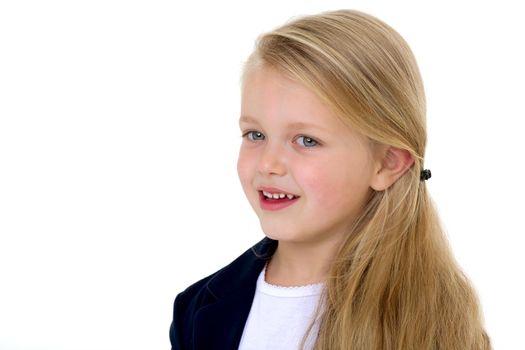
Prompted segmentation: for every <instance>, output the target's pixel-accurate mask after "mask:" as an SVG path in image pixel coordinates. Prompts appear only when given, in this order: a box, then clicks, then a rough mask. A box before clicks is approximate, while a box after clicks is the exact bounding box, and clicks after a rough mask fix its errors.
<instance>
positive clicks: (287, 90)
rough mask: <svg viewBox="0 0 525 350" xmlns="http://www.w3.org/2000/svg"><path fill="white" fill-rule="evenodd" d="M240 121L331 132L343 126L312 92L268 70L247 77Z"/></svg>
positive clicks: (258, 71) (258, 69) (248, 74)
mask: <svg viewBox="0 0 525 350" xmlns="http://www.w3.org/2000/svg"><path fill="white" fill-rule="evenodd" d="M239 122H240V123H259V124H261V123H281V124H286V125H290V126H295V127H308V126H312V127H318V128H324V129H332V130H333V129H339V128H341V125H342V121H341V120H339V119H338V118H337V117H336V115H335V114H334V113H333V112H332V111H331V109H330V108H329V106H328V105H327V104H326V103H324V101H322V100H321V99H320V98H319V97H318V96H317V95H316V94H315V93H314V92H313V91H311V90H310V89H308V88H306V87H305V86H304V85H302V84H300V83H298V82H296V81H294V80H292V79H290V78H288V77H287V76H285V75H284V74H282V73H280V72H279V71H277V70H275V69H273V68H268V67H264V68H257V69H254V70H253V71H251V72H249V73H247V74H246V77H245V81H244V83H243V86H242V96H241V118H240V119H239Z"/></svg>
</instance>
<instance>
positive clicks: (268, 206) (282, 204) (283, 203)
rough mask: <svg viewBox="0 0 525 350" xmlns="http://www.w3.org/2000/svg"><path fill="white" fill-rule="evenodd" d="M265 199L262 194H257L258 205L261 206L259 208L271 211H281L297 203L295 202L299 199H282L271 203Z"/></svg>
mask: <svg viewBox="0 0 525 350" xmlns="http://www.w3.org/2000/svg"><path fill="white" fill-rule="evenodd" d="M265 198H266V197H265V196H264V195H263V193H262V192H259V203H260V204H261V208H263V209H264V210H272V211H275V210H281V209H283V208H286V207H289V206H290V205H292V204H294V203H295V202H297V200H298V199H299V197H295V198H294V199H288V198H286V197H284V198H283V199H279V200H275V201H272V200H267V199H265Z"/></svg>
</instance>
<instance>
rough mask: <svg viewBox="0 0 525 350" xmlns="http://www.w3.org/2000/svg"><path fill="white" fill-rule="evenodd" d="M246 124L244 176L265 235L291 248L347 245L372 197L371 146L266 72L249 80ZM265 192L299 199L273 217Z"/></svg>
mask: <svg viewBox="0 0 525 350" xmlns="http://www.w3.org/2000/svg"><path fill="white" fill-rule="evenodd" d="M239 123H240V129H241V133H242V135H244V136H243V140H242V144H241V147H240V152H239V159H238V162H237V171H238V174H239V179H240V181H241V184H242V187H243V190H244V193H245V194H246V197H247V198H248V201H249V202H250V205H251V206H252V208H253V209H254V210H255V212H256V214H257V216H258V217H259V220H260V222H261V226H262V229H263V231H264V233H265V234H266V235H267V236H268V237H270V238H272V239H277V240H283V241H289V242H319V241H320V240H333V239H336V240H338V239H340V238H342V236H343V235H344V233H345V232H347V229H348V228H349V227H350V225H351V224H352V222H353V221H354V219H355V217H356V216H357V215H358V214H359V212H360V209H361V208H362V206H363V205H364V204H365V201H366V199H367V198H368V196H369V194H370V192H371V191H372V189H371V188H370V185H369V184H370V179H371V176H372V174H373V163H372V159H371V157H372V154H371V150H370V149H369V146H368V144H367V141H366V139H365V138H364V137H363V136H362V135H358V134H357V133H355V132H353V131H352V130H350V129H349V128H348V127H347V126H345V125H344V124H342V122H341V121H339V120H338V119H337V118H336V117H335V116H334V115H333V113H332V112H331V111H330V110H329V108H328V107H327V105H325V104H324V103H323V102H322V101H321V100H320V99H319V98H318V97H317V96H316V95H315V94H314V93H313V92H311V91H310V90H308V89H307V88H306V87H304V86H303V85H301V84H299V83H296V82H294V81H292V80H290V79H288V78H287V77H285V76H284V75H282V74H281V73H279V72H278V71H276V70H274V69H272V68H267V67H265V68H258V69H255V70H253V71H251V72H249V73H248V75H247V76H246V80H245V82H244V87H243V90H242V101H241V118H240V120H239ZM260 187H274V188H277V189H280V190H281V191H278V192H285V193H290V194H294V195H296V196H299V198H298V199H296V200H295V201H292V202H293V204H291V205H288V206H286V207H284V208H282V209H279V210H269V209H268V208H267V207H266V206H265V205H264V203H262V202H261V201H263V200H264V199H262V197H261V194H260V191H259V190H260ZM266 203H267V202H266Z"/></svg>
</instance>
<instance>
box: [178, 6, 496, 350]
mask: <svg viewBox="0 0 525 350" xmlns="http://www.w3.org/2000/svg"><path fill="white" fill-rule="evenodd" d="M239 123H240V129H241V133H242V137H243V140H242V144H241V147H240V153H239V159H238V167H237V170H238V174H239V178H240V182H241V184H242V188H243V190H244V192H245V194H246V197H247V199H248V201H249V203H250V205H251V206H252V207H253V210H254V211H255V213H256V214H257V216H258V217H259V219H260V223H261V227H262V230H263V231H264V234H265V235H266V237H265V238H264V239H262V240H261V241H260V242H258V243H257V244H255V245H254V246H253V247H251V248H250V249H248V250H247V251H246V252H245V253H244V254H242V255H241V256H239V257H238V258H237V259H236V260H234V261H233V262H232V263H230V264H229V265H228V266H226V267H224V268H222V269H221V270H219V271H217V272H215V273H213V274H212V275H210V276H208V277H206V278H204V279H202V280H200V281H198V282H196V283H195V284H193V285H191V286H190V287H188V288H187V289H186V290H184V291H183V292H182V293H180V294H179V295H178V296H177V297H176V299H175V304H174V314H173V323H172V325H171V329H170V339H171V344H172V349H177V350H182V349H184V350H190V349H191V350H197V349H199V350H200V349H202V350H213V349H232V350H233V349H242V350H248V349H271V350H279V349H286V350H295V349H317V350H321V349H322V350H338V349H352V350H357V349H366V350H374V349H396V350H423V349H458V350H459V349H461V350H466V349H490V348H491V346H490V341H489V338H488V336H487V334H486V332H485V330H484V327H483V323H482V315H481V310H480V307H479V304H478V300H477V296H476V294H475V291H474V290H473V289H472V286H471V285H470V283H469V281H468V279H467V277H466V276H465V275H464V273H463V272H462V271H461V269H460V268H459V267H458V265H457V263H456V261H455V259H454V257H453V255H452V253H451V251H450V248H449V247H448V245H447V241H446V238H445V236H444V233H443V229H442V227H441V225H440V221H439V218H438V215H437V212H436V210H435V208H434V206H433V205H432V201H431V198H430V195H429V193H428V191H427V188H426V186H425V180H428V179H429V178H430V175H431V173H430V170H428V169H424V167H423V163H424V159H423V156H424V154H425V147H426V125H425V124H426V121H425V97H424V91H423V84H422V81H421V77H420V74H419V70H418V67H417V64H416V61H415V59H414V56H413V54H412V52H411V50H410V48H409V47H408V45H407V44H406V42H405V41H404V40H403V39H402V37H401V36H400V35H399V34H398V33H397V32H396V31H394V30H393V29H392V28H391V27H389V26H388V25H387V24H385V23H383V22H382V21H380V20H378V19H377V18H374V17H372V16H370V15H367V14H364V13H362V12H358V11H349V10H340V11H333V12H324V13H321V14H318V15H311V16H304V17H302V18H296V19H294V20H293V21H290V22H288V23H286V24H285V25H283V26H282V27H280V28H277V29H275V30H273V31H271V32H269V33H265V34H264V35H262V36H260V37H259V38H258V40H257V45H256V47H255V50H254V52H253V53H252V54H251V55H250V57H249V58H248V60H247V62H246V65H245V67H244V72H243V76H242V105H241V116H240V120H239Z"/></svg>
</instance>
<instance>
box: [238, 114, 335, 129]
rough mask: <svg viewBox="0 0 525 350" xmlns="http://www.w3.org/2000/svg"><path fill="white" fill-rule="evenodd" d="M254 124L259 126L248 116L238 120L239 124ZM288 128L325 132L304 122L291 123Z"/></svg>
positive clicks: (255, 120)
mask: <svg viewBox="0 0 525 350" xmlns="http://www.w3.org/2000/svg"><path fill="white" fill-rule="evenodd" d="M250 122H252V123H255V124H259V122H258V121H257V119H255V118H253V117H250V116H248V115H243V116H241V118H240V119H239V123H250ZM288 128H290V129H306V128H313V129H319V130H325V131H327V130H326V129H325V128H323V127H320V126H318V125H314V124H308V123H305V122H293V123H290V124H288Z"/></svg>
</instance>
